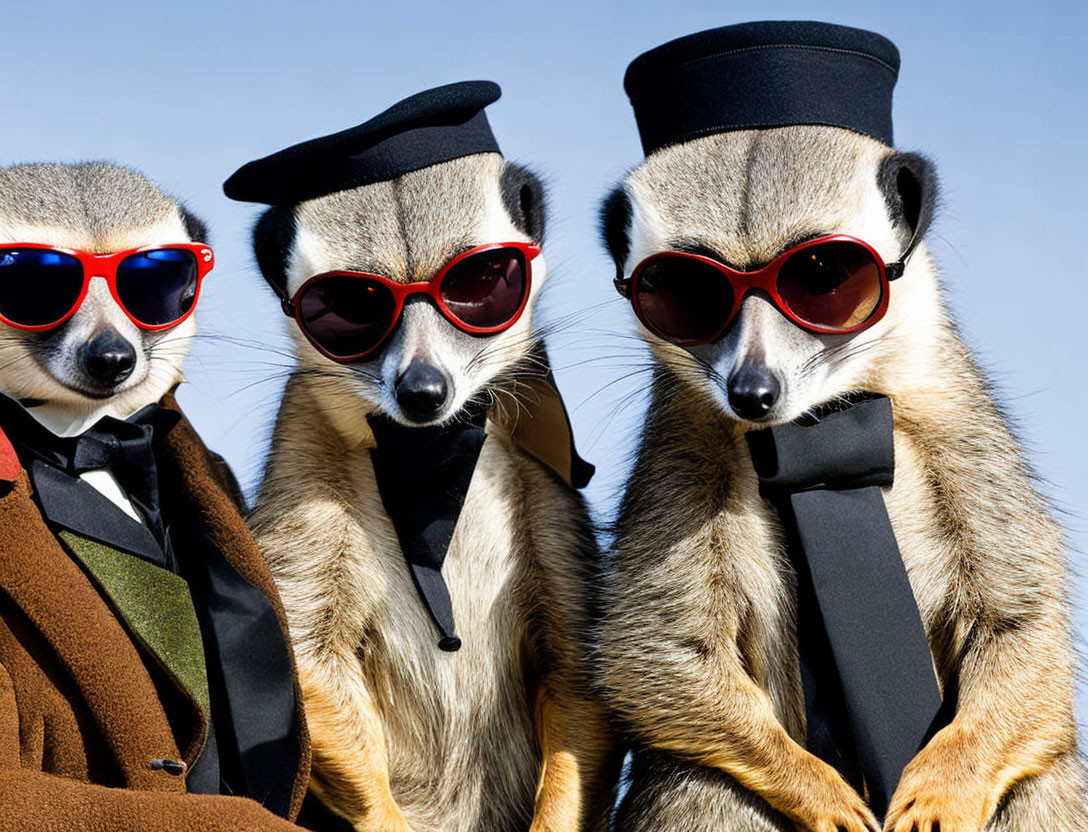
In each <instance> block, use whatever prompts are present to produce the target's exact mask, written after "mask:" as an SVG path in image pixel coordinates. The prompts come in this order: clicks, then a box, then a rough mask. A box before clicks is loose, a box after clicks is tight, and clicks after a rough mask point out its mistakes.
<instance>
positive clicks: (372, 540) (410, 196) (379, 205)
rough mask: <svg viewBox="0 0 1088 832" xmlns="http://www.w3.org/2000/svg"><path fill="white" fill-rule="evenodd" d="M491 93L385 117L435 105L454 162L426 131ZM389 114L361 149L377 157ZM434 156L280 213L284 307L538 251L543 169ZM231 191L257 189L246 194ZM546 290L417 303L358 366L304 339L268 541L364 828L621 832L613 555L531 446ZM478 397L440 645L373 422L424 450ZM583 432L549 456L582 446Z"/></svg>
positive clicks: (303, 663) (277, 466) (332, 780)
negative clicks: (342, 274)
mask: <svg viewBox="0 0 1088 832" xmlns="http://www.w3.org/2000/svg"><path fill="white" fill-rule="evenodd" d="M455 87H456V89H455ZM492 88H493V89H494V92H493V94H492V92H491V90H492ZM481 89H482V90H483V93H484V95H485V97H486V96H487V95H490V96H492V97H491V98H490V100H494V98H497V97H498V93H497V87H495V86H494V85H482V86H481V84H479V83H477V84H466V85H451V87H450V88H442V89H440V90H435V91H429V92H428V93H422V94H420V95H419V96H416V97H413V98H412V99H408V101H407V102H402V104H400V105H396V107H395V108H393V109H391V110H390V111H388V113H394V114H395V115H396V114H399V115H398V116H397V117H398V118H407V116H405V115H404V113H405V108H406V107H408V108H409V109H411V108H423V109H425V108H426V107H432V108H435V109H436V112H435V113H433V114H429V115H428V117H433V119H434V121H433V122H432V123H433V124H435V125H436V126H434V127H425V128H423V129H422V130H415V131H414V138H413V140H412V141H413V143H412V144H411V146H410V148H409V149H408V150H410V151H411V152H413V153H415V152H421V151H418V148H419V147H420V146H421V145H422V144H426V142H427V141H428V136H433V135H440V137H441V138H442V140H441V141H440V142H435V143H434V145H433V146H434V147H438V148H439V151H438V152H439V153H447V151H446V150H445V149H446V148H449V147H451V146H453V145H454V144H456V143H457V142H461V141H462V139H461V138H460V136H459V134H456V133H454V134H453V135H452V138H451V137H450V136H449V135H445V134H433V133H428V132H427V131H428V130H434V131H441V130H445V129H446V127H444V126H442V122H443V120H448V119H451V118H454V119H456V118H458V116H456V114H454V115H450V114H449V113H448V112H442V111H440V110H441V106H443V105H442V103H441V98H439V96H443V95H447V94H449V93H447V92H446V91H448V90H452V94H456V95H460V94H462V91H463V94H464V95H466V96H473V97H478V95H477V93H479V92H480V90H481ZM420 101H422V102H423V103H422V104H420V103H419V102H420ZM428 102H430V103H428ZM480 106H482V105H480V104H479V102H477V104H476V107H477V109H479V107H480ZM388 113H386V114H383V115H382V116H379V117H377V118H376V119H374V120H372V121H371V122H368V125H369V126H368V125H363V126H361V127H360V128H356V133H355V134H354V135H355V137H356V138H355V141H356V142H357V143H361V144H362V145H364V147H365V146H366V142H367V141H370V134H369V133H366V131H369V130H371V126H372V125H374V124H377V123H379V122H381V121H382V120H383V119H386V117H387V116H388ZM477 118H482V110H481V112H480V115H479V116H478V117H477ZM484 124H485V125H486V121H485V122H484ZM449 129H450V130H453V129H454V128H449ZM466 129H468V128H466ZM409 132H411V131H409ZM364 133H366V136H365V137H362V136H363V134H364ZM420 136H422V138H420ZM489 136H490V134H489V133H488V134H487V136H486V137H485V138H489ZM360 137H362V138H360ZM394 141H397V139H394ZM359 150H360V148H354V149H353V151H352V152H358V151H359ZM496 150H497V148H496ZM383 152H384V153H385V155H384V156H383V157H382V158H383V159H388V157H389V155H390V151H388V146H386V150H385V151H383ZM405 152H407V151H405ZM449 152H454V151H449ZM366 158H369V157H364V159H366ZM430 161H431V162H432V163H429V164H424V165H420V164H418V163H417V164H415V165H414V167H411V168H410V169H409V170H407V171H405V172H403V173H398V175H395V176H392V177H388V167H384V168H383V169H382V170H383V171H384V173H383V174H382V176H383V177H384V178H383V179H381V181H373V182H370V183H368V184H363V185H360V186H357V187H347V188H338V189H333V190H332V192H329V193H326V194H323V195H321V196H309V194H307V198H303V199H301V200H298V201H297V204H293V205H290V206H288V207H283V206H282V205H281V206H279V207H275V208H273V209H272V210H271V211H269V212H268V213H267V214H266V215H265V216H264V217H263V218H262V220H261V221H260V223H259V225H258V229H257V232H256V245H257V254H258V259H259V261H260V263H261V265H262V270H263V271H264V273H265V275H266V277H269V279H270V280H271V282H272V283H273V284H274V285H277V284H278V286H279V289H278V291H280V292H281V297H284V298H288V299H289V298H292V297H294V296H295V293H296V292H297V290H298V288H299V286H300V285H302V284H303V283H304V282H305V281H307V280H308V279H310V278H311V277H313V276H314V275H318V274H320V273H326V272H330V271H336V270H344V269H350V270H356V271H360V272H366V273H369V274H373V275H379V276H381V277H382V278H384V279H387V280H391V281H394V282H397V283H400V284H404V283H413V282H414V283H417V284H419V283H420V282H422V281H428V280H431V279H432V278H434V277H435V276H436V275H437V274H439V273H440V272H442V270H443V267H444V266H445V264H447V263H448V262H450V261H451V258H454V257H456V256H458V255H459V254H460V253H463V252H466V251H470V250H472V249H474V248H475V247H478V246H483V245H488V244H492V243H500V242H515V243H516V242H519V241H523V242H527V243H539V242H540V241H541V237H542V235H543V227H544V206H543V192H542V188H541V185H540V183H539V181H538V180H537V178H536V177H535V176H533V175H532V174H530V173H529V172H528V171H527V170H525V169H524V168H521V167H520V166H517V165H513V164H510V163H507V162H505V161H504V160H503V158H502V156H501V155H500V154H499V153H498V152H494V151H490V152H472V153H468V154H464V153H462V154H461V155H459V156H456V158H449V157H448V154H447V158H445V160H444V161H434V159H431V160H430ZM383 164H384V162H383ZM313 178H316V174H314V175H313ZM233 181H235V182H237V180H233ZM310 181H312V180H310ZM228 193H232V194H237V193H239V192H238V191H237V190H234V189H233V187H232V185H231V184H230V183H228ZM248 194H249V191H248V190H246V191H245V194H243V195H242V197H241V198H251V197H250V196H248ZM256 199H258V200H260V196H259V195H258V196H257V197H256ZM260 201H264V200H260ZM268 201H271V200H268ZM545 274H546V269H545V264H544V259H543V257H542V256H536V257H535V258H533V259H532V262H531V277H532V281H531V295H530V298H529V301H528V306H527V308H526V309H525V311H524V312H523V313H522V314H521V317H520V318H519V319H518V320H517V322H516V323H515V324H514V325H513V326H512V327H511V328H508V329H506V330H505V331H501V332H496V333H492V334H479V333H478V334H469V333H467V332H464V331H461V330H460V329H459V328H457V327H456V326H454V325H453V324H452V323H451V321H450V320H449V319H448V317H444V313H443V312H442V311H441V310H440V308H439V307H438V306H437V304H436V303H435V302H434V299H433V298H424V297H423V296H415V297H413V298H411V299H409V300H408V301H407V302H406V303H405V305H404V309H403V313H402V315H401V317H400V319H399V323H397V325H396V328H395V329H394V330H392V331H391V332H390V333H389V335H388V338H387V340H386V341H385V342H384V343H383V344H382V345H381V346H380V348H378V349H377V350H376V351H374V352H372V353H370V354H369V355H368V356H367V357H365V358H362V359H360V360H357V361H351V362H347V363H338V362H335V361H333V360H330V358H329V357H327V356H326V355H323V354H321V353H320V352H319V351H318V350H317V349H315V347H314V345H313V344H311V343H310V342H308V341H307V340H306V339H305V338H304V337H303V336H302V334H301V333H300V332H299V329H298V327H297V326H295V325H294V324H291V330H292V334H293V336H295V341H296V344H297V352H298V369H297V371H296V372H295V373H294V375H293V376H292V377H291V379H290V381H289V382H288V384H287V389H286V392H285V394H284V399H283V403H282V406H281V409H280V412H279V416H278V419H277V422H276V428H275V434H274V437H273V441H272V451H271V456H270V459H269V461H268V466H267V470H266V475H265V479H264V482H263V484H262V486H261V490H260V496H259V499H258V502H257V506H256V510H255V512H254V514H253V517H252V527H253V529H254V533H255V535H256V537H257V539H258V541H259V543H260V545H261V547H262V550H263V551H264V553H265V555H266V557H267V558H268V560H269V562H270V564H271V567H272V572H273V575H274V576H275V578H276V581H277V585H278V587H279V589H280V592H281V594H282V597H283V599H284V605H285V607H286V609H287V616H288V620H289V623H290V628H291V633H292V636H293V641H294V647H295V652H296V657H297V659H298V665H299V671H300V674H301V677H302V687H303V692H304V698H305V704H306V711H307V717H308V722H309V725H310V730H311V736H312V738H313V748H314V768H313V780H312V789H313V791H314V792H315V793H316V795H318V796H319V797H320V799H321V800H322V801H323V802H324V803H325V804H326V805H327V806H328V807H329V808H330V809H332V810H333V811H334V812H335V813H337V814H338V815H341V816H342V817H344V818H347V819H348V820H350V821H351V822H352V823H353V824H354V825H355V828H356V829H359V830H368V831H369V830H374V831H375V832H377V830H382V832H393V830H399V831H400V832H404V831H405V830H409V829H410V830H414V832H515V830H527V829H530V828H531V829H532V830H534V832H536V831H537V830H539V831H540V832H542V831H543V830H569V832H576V831H577V830H583V829H597V828H601V826H602V824H604V823H606V821H607V817H606V815H607V810H608V808H609V806H610V805H611V802H612V796H613V794H614V781H615V779H616V775H617V773H618V770H617V765H616V762H615V761H614V760H613V756H612V741H611V739H610V733H609V731H608V729H607V727H606V724H605V721H604V718H603V708H602V707H601V706H600V705H599V704H598V703H597V702H595V701H594V700H593V699H592V698H591V697H590V696H589V695H588V693H587V689H588V684H587V680H584V679H583V668H582V664H581V648H580V638H581V635H582V634H583V633H584V631H585V628H586V623H587V615H588V603H587V598H588V593H589V591H590V588H591V583H592V581H591V577H592V574H593V572H594V570H595V569H596V557H597V552H596V546H595V543H594V539H593V535H592V532H591V527H590V523H589V518H588V515H587V511H586V507H585V504H584V502H583V500H582V498H581V497H580V496H579V495H578V493H577V492H576V491H574V490H573V489H572V488H571V487H570V486H569V485H568V484H567V483H565V482H564V481H563V474H562V473H561V469H563V468H564V465H563V463H562V462H559V463H556V465H553V466H551V469H549V467H546V466H544V465H542V464H541V462H540V461H538V458H536V457H534V456H532V455H531V454H530V453H527V452H526V450H525V447H526V446H525V444H524V442H522V441H521V438H519V437H521V434H520V431H521V430H522V429H523V428H524V427H525V422H524V420H525V419H530V418H535V415H534V414H536V415H538V414H539V412H540V411H539V408H540V407H541V406H544V405H545V404H546V402H545V399H546V398H547V397H548V396H549V390H548V386H547V385H546V384H543V385H542V382H543V381H544V380H543V378H542V377H541V373H542V371H543V370H544V369H546V367H545V365H544V363H543V361H544V359H543V354H542V353H541V352H540V351H539V344H537V342H536V340H535V338H534V336H533V330H532V314H531V313H532V302H533V300H535V298H536V296H537V292H538V291H539V289H540V287H541V284H542V283H543V281H544V278H545ZM281 281H282V282H281ZM421 379H422V381H420V380H421ZM432 379H433V381H432ZM551 396H552V400H551V405H552V406H553V407H559V410H558V411H553V412H552V414H551V415H553V416H557V417H558V419H559V421H558V422H556V424H557V425H559V424H560V423H562V413H561V410H562V409H561V405H560V403H559V400H558V398H557V397H555V396H554V390H553V391H552V392H551ZM541 397H544V398H541ZM481 402H483V403H485V404H486V403H488V402H493V403H494V404H493V406H492V407H491V408H490V411H489V415H488V418H487V425H486V431H487V438H486V441H485V442H484V444H483V445H482V449H481V451H480V455H479V459H478V462H477V463H476V466H475V470H474V472H473V473H472V479H471V484H470V486H469V488H468V491H467V495H466V497H465V500H464V505H463V508H462V509H461V511H460V516H459V518H458V519H457V521H456V528H455V530H454V532H453V536H452V540H451V541H450V542H449V548H448V550H447V551H446V556H445V561H444V564H443V565H442V568H441V574H442V578H443V579H444V581H445V584H446V585H447V586H448V590H449V596H450V601H451V606H452V611H453V617H454V619H455V621H456V630H457V636H458V637H459V638H460V640H461V646H460V649H459V650H458V651H457V652H443V651H442V650H439V649H438V648H437V647H436V641H437V640H438V638H437V634H436V632H435V624H434V622H432V620H431V619H430V618H429V617H428V614H427V609H425V607H424V605H423V604H421V602H420V594H419V592H418V591H417V587H416V586H415V585H413V578H412V573H411V572H410V571H409V568H408V567H407V565H406V562H405V554H403V553H402V546H401V544H400V542H399V541H398V533H399V531H398V529H396V528H395V526H394V522H393V521H391V518H390V514H389V513H388V511H387V506H386V505H385V504H384V501H385V500H386V499H387V498H388V494H385V493H384V492H382V491H380V490H379V480H378V479H377V478H376V470H377V469H376V464H375V463H374V461H373V459H374V458H373V457H372V450H373V449H374V448H375V432H374V431H372V429H371V426H370V424H369V423H368V416H370V417H374V415H375V414H383V417H384V419H385V420H387V421H386V424H388V423H389V422H396V424H397V425H399V426H402V427H400V428H399V430H401V431H402V436H406V437H408V439H407V441H408V442H411V432H413V431H415V432H418V433H419V434H420V436H421V437H422V436H424V435H426V434H425V431H426V430H428V429H429V428H430V427H432V426H435V425H441V424H450V423H455V422H456V421H457V420H458V419H462V418H465V416H464V414H465V412H466V408H471V407H473V406H475V405H477V404H479V403H481ZM417 426H418V427H417ZM565 431H566V425H565V423H562V425H561V430H560V434H561V435H560V434H556V435H555V436H554V437H553V438H554V439H555V440H556V441H557V442H558V443H559V444H558V445H555V446H553V447H550V448H544V449H543V451H542V453H543V454H544V455H547V454H548V452H549V451H554V452H555V453H556V454H558V455H559V456H562V455H563V454H570V453H571V448H570V447H569V434H568V433H566V432H565ZM522 438H523V437H522ZM378 447H379V449H380V448H381V443H380V442H379V443H378ZM569 464H570V460H569V459H567V460H566V467H567V468H569ZM557 473H559V474H560V475H557ZM413 487H417V488H419V489H420V490H421V491H422V490H426V487H427V483H425V482H422V481H420V482H418V484H417V485H416V486H413ZM421 510H422V509H421Z"/></svg>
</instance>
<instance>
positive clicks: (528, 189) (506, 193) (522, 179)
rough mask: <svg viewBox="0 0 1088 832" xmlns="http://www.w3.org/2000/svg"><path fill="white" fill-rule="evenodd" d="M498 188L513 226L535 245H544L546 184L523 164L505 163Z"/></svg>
mask: <svg viewBox="0 0 1088 832" xmlns="http://www.w3.org/2000/svg"><path fill="white" fill-rule="evenodd" d="M499 188H500V189H501V190H502V204H503V206H504V207H505V208H506V212H507V213H508V214H509V215H510V219H512V220H513V221H514V226H515V227H516V228H517V229H518V230H519V231H521V232H523V233H524V234H526V235H528V236H529V237H530V238H532V240H533V242H535V243H537V244H540V243H543V242H544V231H545V226H546V219H547V203H546V200H547V197H546V195H545V193H544V183H543V182H541V181H540V178H539V177H538V176H537V175H536V174H535V173H533V172H532V171H531V170H529V169H528V168H527V167H525V166H524V165H519V164H517V163H516V162H505V163H503V166H502V173H501V174H500V175H499Z"/></svg>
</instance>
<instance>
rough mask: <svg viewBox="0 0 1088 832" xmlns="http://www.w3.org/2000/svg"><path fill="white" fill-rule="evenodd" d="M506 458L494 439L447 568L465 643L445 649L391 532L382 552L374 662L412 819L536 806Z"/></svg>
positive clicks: (396, 773) (451, 822)
mask: <svg viewBox="0 0 1088 832" xmlns="http://www.w3.org/2000/svg"><path fill="white" fill-rule="evenodd" d="M503 462H504V461H503V460H502V459H501V455H500V453H499V450H498V449H497V448H495V447H494V443H487V444H485V446H484V450H483V452H482V453H481V457H480V461H479V463H478V465H477V469H476V472H475V474H474V476H473V480H472V484H471V486H470V488H469V492H468V495H467V497H466V500H465V505H464V508H463V509H462V512H461V515H460V517H459V518H458V522H457V526H456V529H455V531H454V535H453V539H452V541H451V543H450V547H449V549H448V551H447V554H446V560H445V563H444V565H443V568H442V574H443V577H444V579H445V581H446V584H447V586H448V588H449V592H450V598H451V601H452V605H453V611H454V620H455V622H456V627H457V633H458V635H459V636H460V638H461V641H462V647H461V649H460V650H459V651H457V652H454V653H446V652H443V651H441V650H439V649H438V647H437V646H436V641H437V632H436V630H435V627H434V624H433V623H432V622H431V620H430V618H429V616H428V614H427V612H426V610H425V609H424V607H423V605H422V603H421V601H420V598H419V595H418V592H417V590H416V587H415V585H414V583H413V581H412V578H411V576H410V574H409V572H408V569H407V567H406V565H405V562H404V558H403V556H402V554H401V552H400V550H399V548H398V547H396V545H395V543H396V536H395V535H393V534H390V535H389V536H383V538H384V540H385V545H384V546H383V549H384V551H383V552H382V553H381V556H380V557H379V558H378V561H379V562H380V564H381V569H382V571H383V573H384V579H385V585H386V587H387V591H386V594H385V596H384V598H382V600H381V603H380V604H379V605H378V608H377V609H376V610H375V616H374V620H373V627H374V631H375V632H376V633H377V637H376V638H375V642H374V645H373V647H374V649H373V651H372V652H371V653H370V654H369V655H367V657H366V660H365V661H366V663H367V665H368V671H369V672H368V675H372V678H373V679H374V692H375V697H376V699H377V705H378V710H379V712H380V713H381V715H382V721H383V726H384V729H385V738H386V748H387V753H388V758H389V770H390V776H391V784H392V788H393V792H394V796H395V797H396V799H397V801H398V805H400V806H401V808H402V810H403V811H404V812H405V814H406V816H407V817H408V818H409V820H410V822H413V820H414V818H418V822H419V823H423V822H424V821H423V819H424V818H425V819H427V822H435V819H437V818H442V817H445V818H446V820H445V821H444V822H445V824H446V826H443V827H442V828H449V829H454V828H456V829H465V830H466V832H467V830H470V829H477V828H480V829H482V828H493V824H492V822H491V821H488V822H486V823H485V822H484V817H485V815H486V814H487V813H488V812H490V811H492V810H494V809H496V808H498V807H500V806H501V807H503V810H502V811H501V812H499V813H498V815H497V816H496V818H495V820H496V822H497V818H498V817H506V818H507V819H509V817H510V813H511V812H513V813H514V814H518V813H520V811H522V810H528V809H529V808H530V807H531V805H532V795H533V788H534V785H535V778H536V770H537V767H538V765H539V759H538V751H537V750H536V743H535V739H534V737H533V731H532V725H531V719H530V709H529V703H528V701H527V693H526V687H525V678H524V677H525V669H524V666H523V661H524V657H525V652H524V644H525V639H526V625H525V621H526V617H527V611H526V605H525V603H524V601H523V599H522V597H521V592H520V591H519V586H520V584H521V583H522V580H521V574H520V573H521V572H522V570H524V568H525V563H524V562H523V561H524V558H523V557H522V551H523V548H524V544H523V543H521V541H520V540H519V536H518V531H517V523H516V520H515V517H516V511H517V506H516V505H515V504H514V503H513V501H512V499H511V494H516V493H518V489H516V488H514V487H512V484H511V482H510V481H509V479H508V475H509V471H508V469H507V468H506V467H505V465H504V464H503ZM489 807H492V808H490V809H489ZM473 817H475V818H476V819H477V821H476V822H472V823H468V822H467V821H468V819H470V818H473ZM507 822H508V821H507ZM413 828H426V826H425V825H424V826H418V827H417V826H413ZM436 828H438V827H436ZM494 828H502V827H494Z"/></svg>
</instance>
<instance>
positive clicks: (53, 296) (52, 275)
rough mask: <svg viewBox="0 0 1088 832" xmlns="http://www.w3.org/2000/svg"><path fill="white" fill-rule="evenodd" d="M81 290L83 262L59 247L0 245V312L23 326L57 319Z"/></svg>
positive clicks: (64, 312)
mask: <svg viewBox="0 0 1088 832" xmlns="http://www.w3.org/2000/svg"><path fill="white" fill-rule="evenodd" d="M82 291H83V266H82V265H81V264H80V262H79V260H78V259H77V258H75V257H73V256H72V255H70V254H65V253H64V252H61V251H51V250H49V249H37V248H0V315H3V316H4V317H5V318H7V320H9V321H11V322H12V323H15V324H22V325H23V326H47V325H49V324H53V323H57V322H58V321H60V320H61V318H63V317H64V316H65V315H67V314H68V313H69V312H71V311H72V308H73V307H74V306H75V305H76V301H78V300H79V296H80V293H81V292H82Z"/></svg>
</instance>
